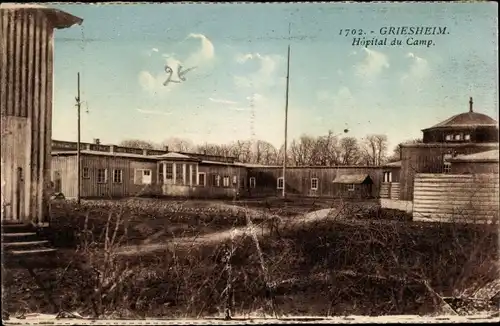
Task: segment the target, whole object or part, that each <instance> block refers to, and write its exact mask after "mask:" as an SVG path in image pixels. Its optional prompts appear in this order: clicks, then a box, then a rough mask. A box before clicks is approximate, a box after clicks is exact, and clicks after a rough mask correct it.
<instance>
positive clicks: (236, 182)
mask: <svg viewBox="0 0 500 326" xmlns="http://www.w3.org/2000/svg"><path fill="white" fill-rule="evenodd" d="M236 184H238V177H237V176H235V175H233V185H236Z"/></svg>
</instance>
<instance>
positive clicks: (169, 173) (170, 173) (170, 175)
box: [165, 163, 174, 180]
mask: <svg viewBox="0 0 500 326" xmlns="http://www.w3.org/2000/svg"><path fill="white" fill-rule="evenodd" d="M165 167H166V169H165V179H166V180H173V179H174V164H173V163H165Z"/></svg>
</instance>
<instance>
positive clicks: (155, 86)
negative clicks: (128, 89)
mask: <svg viewBox="0 0 500 326" xmlns="http://www.w3.org/2000/svg"><path fill="white" fill-rule="evenodd" d="M138 79H139V85H140V86H141V88H142V89H143V90H144V91H146V92H148V93H149V94H150V95H155V94H158V93H160V92H170V91H171V90H172V88H171V87H170V86H174V85H177V84H171V85H168V86H169V87H167V86H163V83H164V82H165V80H166V79H167V75H166V74H165V73H164V72H163V73H159V74H157V75H156V76H153V75H152V74H151V73H150V72H149V71H146V70H143V71H141V72H140V73H139V76H138Z"/></svg>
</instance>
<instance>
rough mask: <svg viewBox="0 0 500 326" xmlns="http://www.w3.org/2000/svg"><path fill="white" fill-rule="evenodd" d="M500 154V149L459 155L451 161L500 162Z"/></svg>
mask: <svg viewBox="0 0 500 326" xmlns="http://www.w3.org/2000/svg"><path fill="white" fill-rule="evenodd" d="M499 155H500V152H499V150H498V149H494V150H491V151H485V152H479V153H475V154H469V155H457V156H456V157H454V158H452V159H450V161H451V162H476V163H479V162H493V163H494V162H498V156H499Z"/></svg>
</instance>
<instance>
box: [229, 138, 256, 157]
mask: <svg viewBox="0 0 500 326" xmlns="http://www.w3.org/2000/svg"><path fill="white" fill-rule="evenodd" d="M251 145H252V144H251V142H250V141H242V140H238V141H236V142H234V143H232V144H231V145H230V146H231V156H234V157H236V158H237V159H238V161H240V162H243V163H248V162H250V160H251V159H252V152H251Z"/></svg>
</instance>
